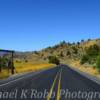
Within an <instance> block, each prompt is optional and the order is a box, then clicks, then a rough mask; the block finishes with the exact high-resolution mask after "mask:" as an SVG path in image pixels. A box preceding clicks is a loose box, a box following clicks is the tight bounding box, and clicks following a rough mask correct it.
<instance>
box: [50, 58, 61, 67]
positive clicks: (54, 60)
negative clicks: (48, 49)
mask: <svg viewBox="0 0 100 100" xmlns="http://www.w3.org/2000/svg"><path fill="white" fill-rule="evenodd" d="M49 63H53V64H56V65H59V64H60V60H59V59H58V58H57V57H56V56H49Z"/></svg>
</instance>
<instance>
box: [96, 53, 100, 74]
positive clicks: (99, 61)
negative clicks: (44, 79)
mask: <svg viewBox="0 0 100 100" xmlns="http://www.w3.org/2000/svg"><path fill="white" fill-rule="evenodd" d="M96 68H97V70H98V72H99V73H100V55H99V56H98V57H97V59H96Z"/></svg>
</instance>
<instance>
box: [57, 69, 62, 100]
mask: <svg viewBox="0 0 100 100" xmlns="http://www.w3.org/2000/svg"><path fill="white" fill-rule="evenodd" d="M61 74H62V69H61V71H60V76H59V82H58V90H57V100H60V89H61Z"/></svg>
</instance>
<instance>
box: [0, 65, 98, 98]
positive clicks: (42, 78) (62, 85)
mask: <svg viewBox="0 0 100 100" xmlns="http://www.w3.org/2000/svg"><path fill="white" fill-rule="evenodd" d="M0 100H100V85H99V84H97V83H95V82H93V81H91V80H89V79H88V78H86V77H84V76H82V75H81V74H79V73H77V72H76V71H74V70H72V69H70V68H69V67H68V66H67V65H60V66H57V67H54V68H51V69H47V70H43V71H39V72H36V73H31V74H28V75H25V76H23V77H19V78H17V79H13V80H12V81H7V82H6V81H5V83H3V84H0Z"/></svg>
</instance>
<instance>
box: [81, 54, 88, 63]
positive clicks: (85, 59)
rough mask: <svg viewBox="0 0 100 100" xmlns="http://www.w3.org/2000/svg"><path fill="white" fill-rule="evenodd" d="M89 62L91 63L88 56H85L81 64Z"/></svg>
mask: <svg viewBox="0 0 100 100" xmlns="http://www.w3.org/2000/svg"><path fill="white" fill-rule="evenodd" d="M88 61H89V57H88V55H83V56H82V59H81V62H80V63H81V64H84V63H86V62H88Z"/></svg>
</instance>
